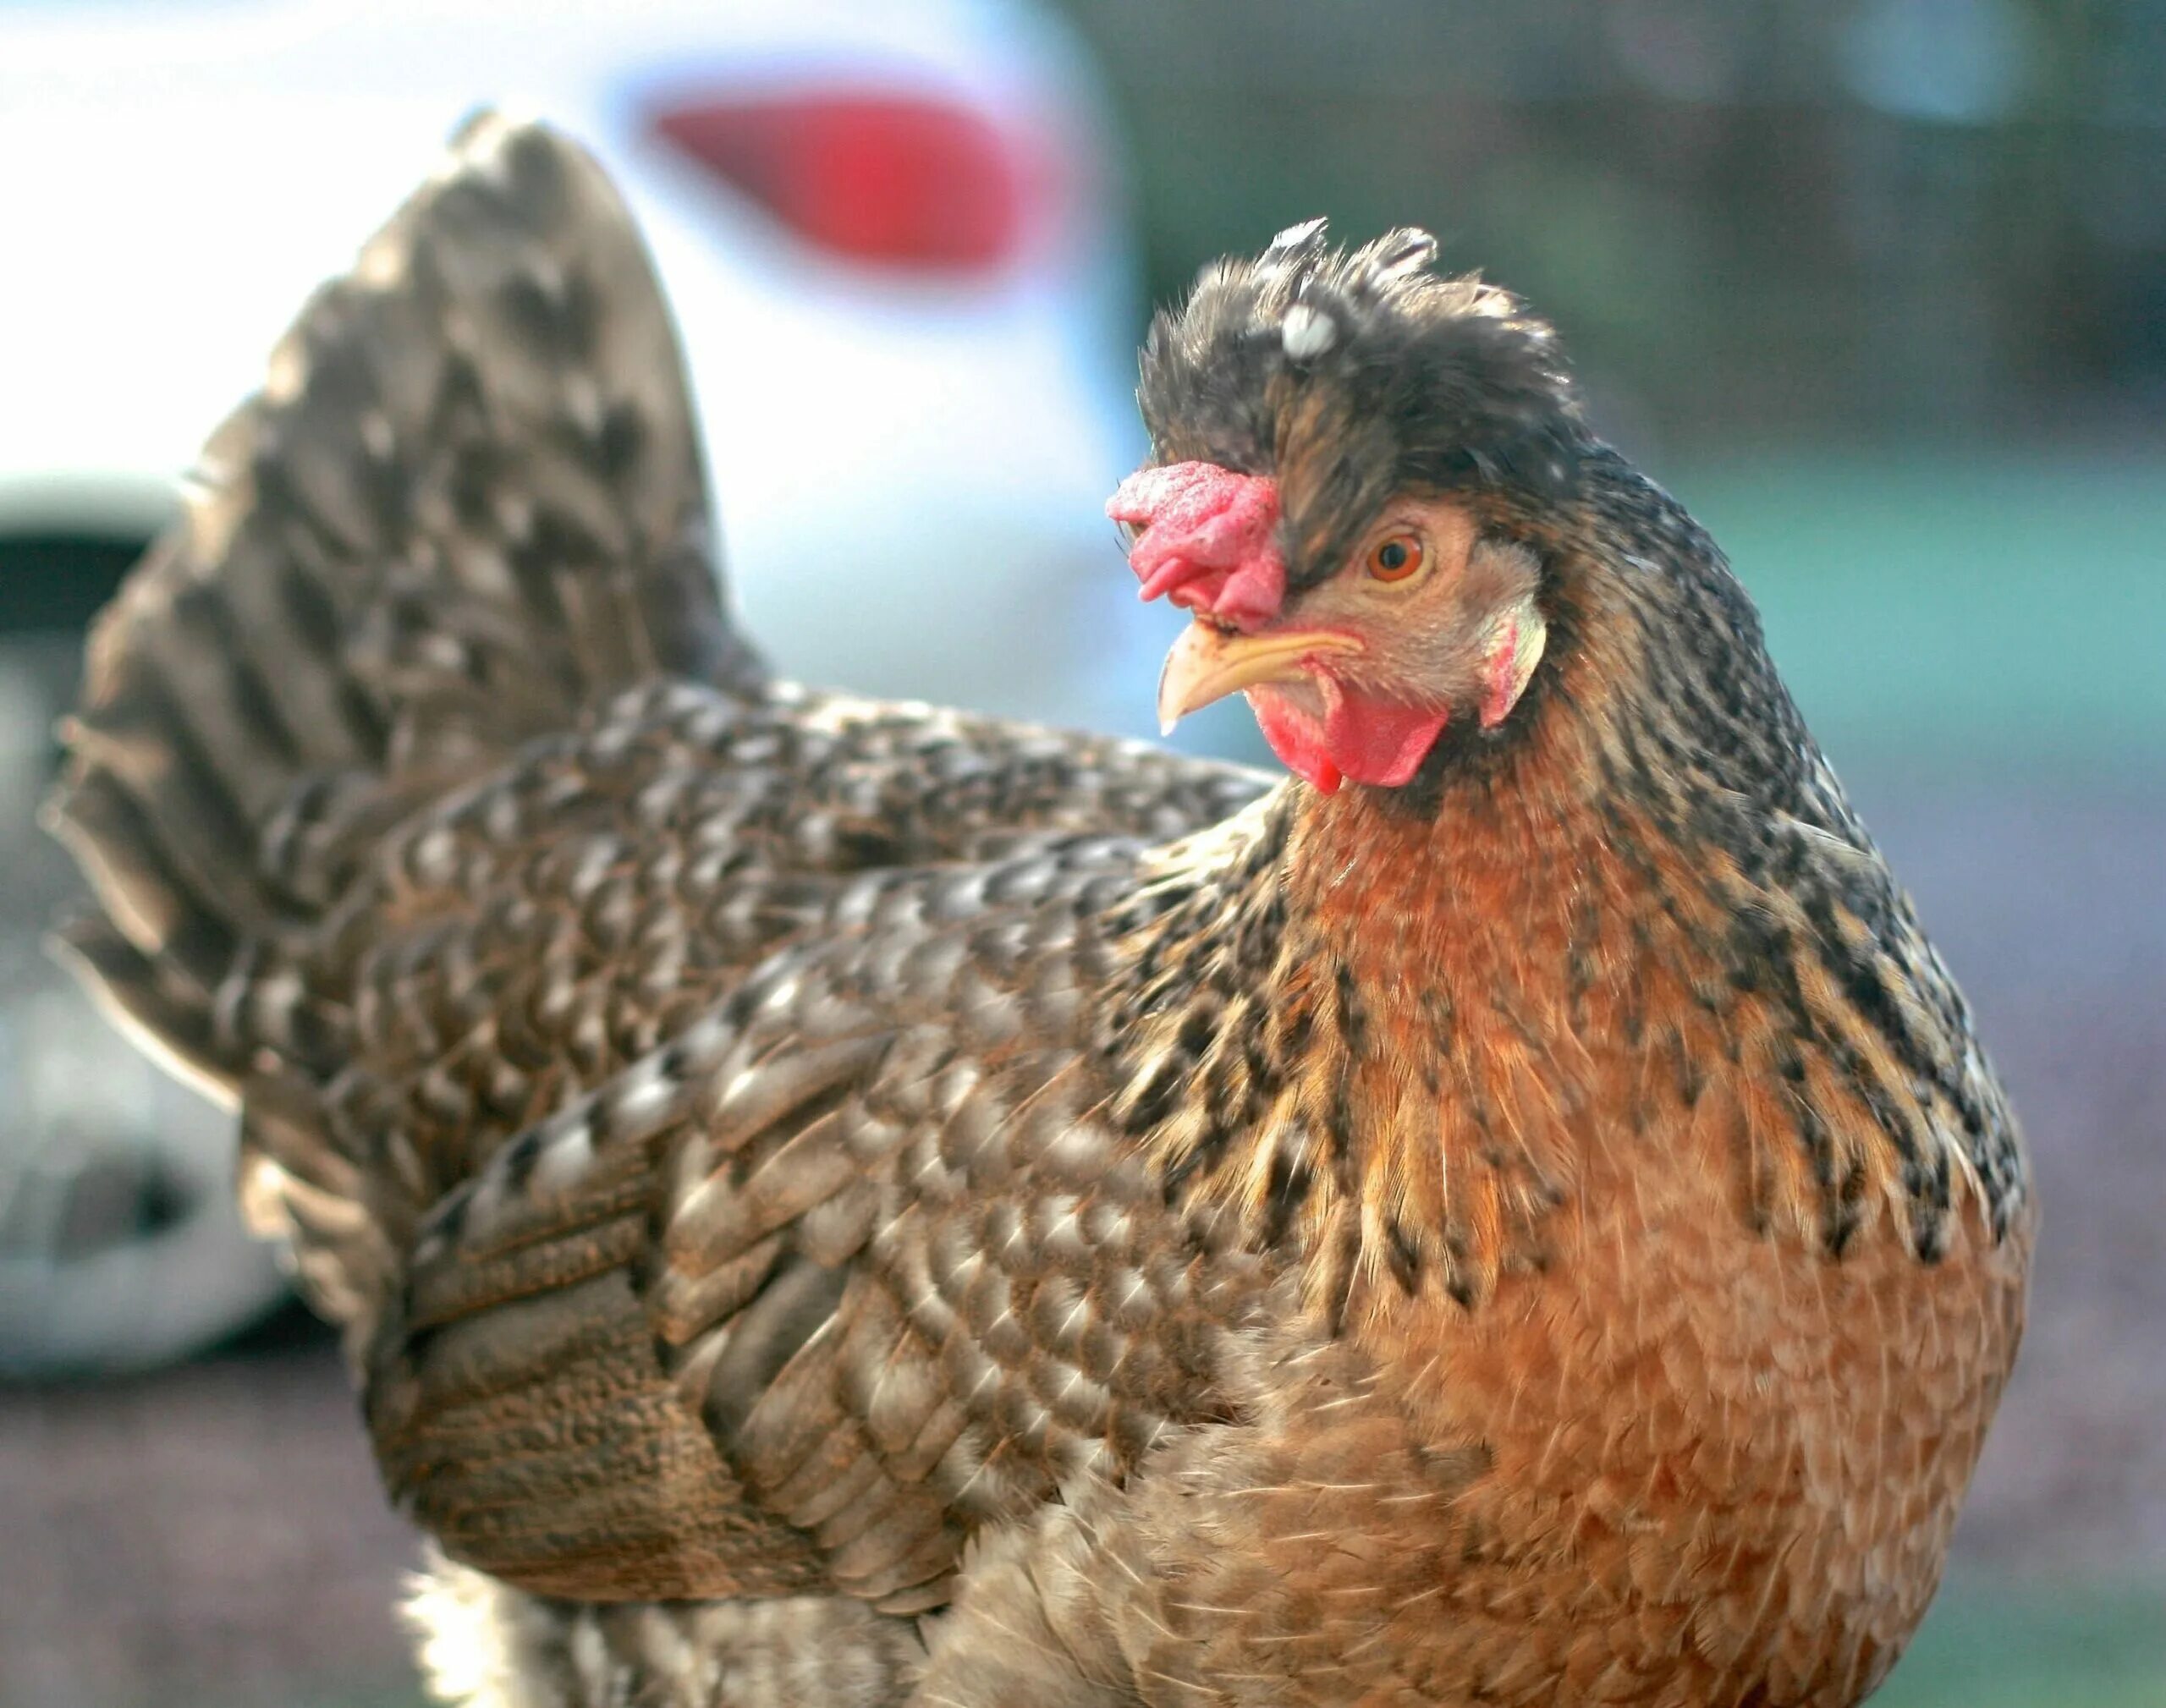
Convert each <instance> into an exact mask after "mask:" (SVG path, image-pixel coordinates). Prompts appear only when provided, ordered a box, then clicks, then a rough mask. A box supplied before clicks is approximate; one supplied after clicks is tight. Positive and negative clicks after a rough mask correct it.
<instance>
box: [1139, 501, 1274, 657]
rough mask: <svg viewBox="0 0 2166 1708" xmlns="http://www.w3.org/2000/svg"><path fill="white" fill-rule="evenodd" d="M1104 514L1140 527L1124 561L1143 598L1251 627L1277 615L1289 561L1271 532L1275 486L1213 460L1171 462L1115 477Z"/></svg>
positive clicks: (1240, 625) (1247, 627) (1237, 625)
mask: <svg viewBox="0 0 2166 1708" xmlns="http://www.w3.org/2000/svg"><path fill="white" fill-rule="evenodd" d="M1106 514H1107V515H1108V516H1110V517H1112V518H1113V520H1114V521H1116V522H1125V523H1127V524H1130V526H1131V527H1134V528H1136V529H1138V530H1141V531H1140V532H1139V533H1138V535H1137V537H1136V540H1135V544H1134V545H1133V546H1131V547H1130V549H1129V554H1128V561H1129V566H1130V568H1133V569H1134V570H1135V574H1136V576H1137V578H1138V579H1140V580H1141V582H1142V584H1143V585H1142V589H1141V592H1142V596H1143V597H1144V598H1146V599H1158V598H1165V599H1168V600H1170V601H1172V602H1173V603H1174V604H1175V605H1178V606H1180V607H1182V608H1183V609H1185V610H1190V611H1207V612H1210V613H1211V614H1212V616H1213V617H1215V618H1218V619H1219V620H1220V621H1221V622H1223V623H1230V624H1232V625H1234V627H1236V628H1241V629H1250V628H1253V627H1255V626H1256V624H1258V623H1264V622H1267V621H1269V620H1270V619H1271V618H1273V617H1275V616H1277V615H1278V609H1279V607H1280V606H1281V605H1283V604H1284V602H1285V598H1286V563H1285V560H1284V558H1283V557H1280V556H1279V553H1278V544H1277V541H1276V540H1275V539H1274V537H1273V535H1275V533H1276V531H1277V530H1278V486H1276V485H1275V484H1274V483H1273V481H1271V480H1270V479H1268V478H1267V477H1266V476H1264V475H1242V474H1237V473H1235V472H1234V470H1231V469H1222V468H1220V467H1219V466H1218V464H1216V463H1169V464H1166V465H1165V466H1164V467H1163V468H1157V469H1144V470H1140V471H1138V472H1137V473H1135V474H1133V475H1130V476H1129V477H1128V479H1126V480H1125V481H1122V482H1121V483H1120V486H1119V489H1118V490H1116V491H1115V492H1114V493H1113V497H1112V498H1110V499H1109V500H1108V502H1107V504H1106Z"/></svg>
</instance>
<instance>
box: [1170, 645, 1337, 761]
mask: <svg viewBox="0 0 2166 1708" xmlns="http://www.w3.org/2000/svg"><path fill="white" fill-rule="evenodd" d="M1359 651H1361V642H1360V641H1358V640H1355V638H1354V637H1353V636H1352V635H1350V634H1334V633H1333V632H1332V631H1331V630H1330V629H1292V630H1289V631H1284V632H1280V633H1276V634H1236V633H1233V632H1231V631H1229V630H1227V629H1213V628H1212V627H1211V626H1210V625H1209V624H1207V623H1190V624H1189V626H1188V627H1187V628H1186V629H1183V630H1182V631H1181V638H1180V639H1179V640H1176V641H1175V642H1174V650H1173V651H1170V652H1168V654H1167V655H1166V664H1165V668H1164V669H1163V670H1161V671H1160V672H1159V673H1158V729H1159V733H1161V734H1167V733H1171V732H1172V729H1173V727H1174V725H1175V724H1177V723H1179V722H1180V721H1181V720H1182V719H1183V718H1184V717H1187V716H1188V715H1189V713H1190V712H1191V711H1198V710H1200V709H1201V708H1202V707H1204V706H1208V705H1210V704H1211V703H1212V701H1213V700H1223V699H1224V698H1225V697H1226V696H1227V695H1229V694H1232V693H1234V692H1236V691H1237V690H1239V689H1244V688H1255V687H1256V686H1258V685H1259V684H1262V683H1266V682H1287V681H1290V680H1292V679H1293V678H1295V677H1297V676H1300V675H1301V674H1303V673H1305V672H1306V671H1307V670H1308V669H1309V668H1310V667H1311V666H1312V665H1313V664H1314V663H1315V662H1316V661H1317V658H1318V657H1320V656H1322V655H1325V654H1328V653H1334V652H1335V653H1341V654H1344V653H1350V652H1359Z"/></svg>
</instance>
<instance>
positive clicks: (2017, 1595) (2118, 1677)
mask: <svg viewBox="0 0 2166 1708" xmlns="http://www.w3.org/2000/svg"><path fill="white" fill-rule="evenodd" d="M1872 1700H1873V1702H1874V1704H1875V1708H2160V1705H2161V1704H2166V1584H2152V1585H2144V1586H2136V1585H2127V1584H2122V1585H2114V1586H2109V1587H2105V1588H2093V1589H2090V1590H2077V1589H2075V1588H2066V1589H2059V1590H2039V1589H2035V1588H2028V1587H2026V1588H2025V1589H2024V1590H2020V1591H2018V1590H2015V1589H2013V1588H1979V1587H1969V1586H1963V1587H1957V1586H1951V1587H1950V1588H1949V1590H1946V1591H1945V1592H1943V1595H1942V1596H1941V1598H1940V1600H1939V1601H1938V1603H1936V1604H1935V1606H1934V1608H1933V1611H1932V1613H1931V1614H1930V1615H1929V1616H1928V1617H1927V1620H1926V1623H1925V1624H1924V1626H1923V1627H1922V1628H1921V1629H1920V1630H1919V1632H1918V1634H1917V1638H1916V1640H1915V1641H1914V1642H1913V1643H1912V1644H1911V1645H1910V1652H1909V1653H1908V1654H1907V1655H1905V1656H1904V1658H1903V1660H1902V1661H1901V1663H1900V1664H1899V1665H1898V1666H1897V1667H1896V1668H1895V1671H1894V1674H1893V1675H1892V1676H1891V1677H1890V1678H1889V1679H1888V1683H1887V1684H1886V1685H1885V1686H1883V1689H1881V1691H1880V1694H1878V1695H1877V1696H1875V1697H1874V1698H1873V1699H1872Z"/></svg>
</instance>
